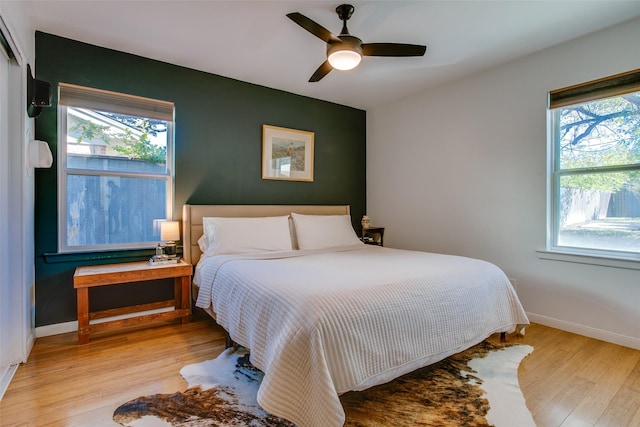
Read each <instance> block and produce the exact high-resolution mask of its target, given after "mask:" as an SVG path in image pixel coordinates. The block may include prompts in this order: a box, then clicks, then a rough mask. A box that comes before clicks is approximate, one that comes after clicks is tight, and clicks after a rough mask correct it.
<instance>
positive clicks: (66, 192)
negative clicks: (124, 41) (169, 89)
mask: <svg viewBox="0 0 640 427" xmlns="http://www.w3.org/2000/svg"><path fill="white" fill-rule="evenodd" d="M58 108H59V114H58V117H59V126H58V132H59V137H58V141H60V143H59V147H58V159H59V161H58V165H59V166H58V173H59V183H60V186H59V188H60V190H59V196H58V197H59V200H58V205H59V213H60V215H59V227H58V228H59V248H60V249H59V250H60V252H69V251H86V250H103V249H125V248H144V247H152V246H155V245H156V244H157V242H158V240H159V238H160V235H159V234H160V233H159V222H160V221H162V220H166V219H170V218H171V217H172V214H173V212H172V209H173V104H172V103H170V102H165V101H157V100H152V99H148V98H141V97H136V96H131V95H125V94H119V93H114V92H107V91H103V90H97V89H91V88H85V87H80V86H75V85H69V84H65V83H61V84H60V87H59V104H58Z"/></svg>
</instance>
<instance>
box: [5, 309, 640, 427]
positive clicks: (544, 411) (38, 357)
mask: <svg viewBox="0 0 640 427" xmlns="http://www.w3.org/2000/svg"><path fill="white" fill-rule="evenodd" d="M492 339H496V340H497V339H498V337H492ZM508 340H509V341H512V342H513V341H517V342H523V343H525V344H530V345H532V346H533V347H534V351H533V353H531V354H530V355H529V356H527V357H526V358H525V359H524V361H523V362H522V364H521V365H520V370H519V379H520V385H521V387H522V390H523V393H524V395H525V398H526V400H527V406H528V407H529V409H530V410H531V412H532V413H533V416H534V418H535V420H536V423H537V424H538V426H541V427H545V426H553V427H556V426H562V427H577V426H580V427H582V426H616V427H620V426H640V351H638V350H632V349H629V348H626V347H621V346H617V345H614V344H609V343H605V342H602V341H598V340H594V339H590V338H586V337H583V336H579V335H575V334H572V333H569V332H564V331H560V330H557V329H553V328H548V327H545V326H541V325H537V324H533V325H531V326H530V327H529V328H528V330H527V332H526V335H525V336H524V337H514V336H510V337H509V338H508ZM223 349H224V336H223V334H222V331H221V330H220V329H219V327H218V326H216V325H215V324H214V323H213V321H211V320H209V319H207V318H205V317H198V319H196V321H194V322H192V323H190V324H187V325H179V324H165V325H162V324H161V325H160V326H158V327H152V328H148V327H147V328H144V329H137V330H130V331H127V332H124V333H123V332H118V333H111V334H107V333H104V334H102V335H96V337H95V338H93V337H92V339H91V342H90V343H89V344H86V345H83V346H78V345H77V336H76V334H75V333H74V334H63V335H57V336H52V337H45V338H40V339H38V340H37V341H36V345H35V347H34V349H33V351H32V353H31V355H30V357H29V360H28V361H27V363H25V364H23V365H21V366H20V367H19V368H18V371H17V372H16V375H15V377H14V379H13V381H12V382H11V384H10V386H9V389H8V390H7V393H6V394H5V397H4V399H3V400H2V401H0V425H1V426H3V427H6V426H92V427H94V426H115V425H117V424H115V423H114V422H113V421H112V420H111V416H112V414H113V411H114V410H115V409H116V408H117V407H118V406H119V405H120V404H122V403H124V402H126V401H128V400H130V399H133V398H136V397H139V396H142V395H148V394H154V393H173V392H175V391H180V390H184V389H185V388H186V383H185V382H184V381H183V380H182V377H180V374H179V370H180V368H182V367H183V366H184V365H187V364H189V363H195V362H199V361H202V360H206V359H211V358H214V357H215V356H217V355H218V354H219V353H220V352H221V351H222V350H223ZM513 427H517V426H513Z"/></svg>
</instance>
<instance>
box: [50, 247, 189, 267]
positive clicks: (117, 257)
mask: <svg viewBox="0 0 640 427" xmlns="http://www.w3.org/2000/svg"><path fill="white" fill-rule="evenodd" d="M155 253H156V251H155V248H152V249H123V250H111V251H92V252H49V253H44V254H42V256H43V257H44V261H45V262H46V263H47V264H54V263H64V262H84V261H109V260H113V262H114V263H119V262H126V261H132V260H136V261H139V260H143V259H148V258H150V257H151V256H152V255H155ZM177 254H178V255H180V254H182V247H179V248H178V251H177Z"/></svg>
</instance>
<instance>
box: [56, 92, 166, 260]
mask: <svg viewBox="0 0 640 427" xmlns="http://www.w3.org/2000/svg"><path fill="white" fill-rule="evenodd" d="M61 88H64V89H63V90H65V91H66V94H67V95H66V96H65V95H63V96H61V95H60V93H61ZM83 93H84V94H85V95H86V96H84V97H83V96H82V94H83ZM69 94H71V96H70V95H69ZM58 99H59V100H60V101H59V102H58V150H57V151H58V173H57V175H58V200H57V206H58V253H83V252H96V251H118V250H131V249H147V248H155V247H156V245H157V242H148V243H147V244H140V243H121V244H118V245H85V246H81V247H77V246H72V247H70V246H67V241H66V228H67V222H66V214H67V206H66V200H67V176H68V175H69V174H70V171H69V170H68V169H67V152H66V149H67V144H66V142H63V141H65V140H66V137H67V105H68V104H71V105H70V106H72V107H79V108H89V109H96V110H101V109H102V110H106V111H112V112H114V113H120V114H129V115H137V116H141V117H145V116H146V117H149V118H155V119H159V120H165V121H167V163H166V168H167V173H166V176H167V180H166V182H167V194H166V196H167V197H166V212H167V220H173V217H174V215H175V210H174V205H175V196H174V194H175V173H174V170H175V156H174V153H175V137H174V113H173V103H170V102H167V101H159V100H158V101H156V100H153V99H149V98H142V97H137V96H134V95H127V94H120V93H115V92H109V91H104V90H100V89H93V88H85V87H82V86H76V85H71V84H67V83H60V84H59V87H58ZM102 102H104V103H108V104H106V105H109V106H112V107H114V108H105V104H102ZM154 103H155V105H157V106H159V107H157V108H155V107H153V105H154ZM147 108H148V109H147ZM72 174H73V175H100V176H118V177H136V178H158V175H156V174H144V173H128V172H117V171H114V172H112V171H99V173H98V172H97V171H95V170H84V169H73V171H72Z"/></svg>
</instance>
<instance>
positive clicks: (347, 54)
mask: <svg viewBox="0 0 640 427" xmlns="http://www.w3.org/2000/svg"><path fill="white" fill-rule="evenodd" d="M328 59H329V64H331V66H332V67H333V68H335V69H336V70H352V69H354V68H356V67H357V66H358V64H359V63H360V61H361V60H362V56H360V54H359V53H358V52H355V51H353V50H349V49H344V50H336V51H335V52H331V53H330V54H329V57H328Z"/></svg>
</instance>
